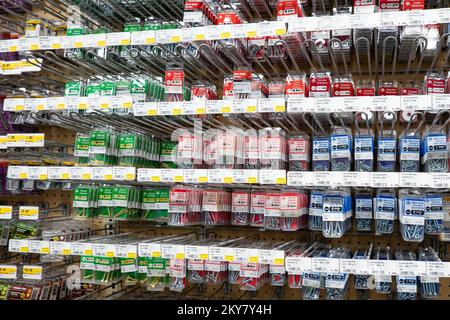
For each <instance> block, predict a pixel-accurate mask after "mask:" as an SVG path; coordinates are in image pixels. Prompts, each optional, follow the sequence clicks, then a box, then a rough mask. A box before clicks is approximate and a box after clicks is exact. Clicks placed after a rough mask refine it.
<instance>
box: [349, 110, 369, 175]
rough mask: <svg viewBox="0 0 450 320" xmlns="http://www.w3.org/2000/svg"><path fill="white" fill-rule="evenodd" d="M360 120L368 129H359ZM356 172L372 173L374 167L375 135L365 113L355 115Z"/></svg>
mask: <svg viewBox="0 0 450 320" xmlns="http://www.w3.org/2000/svg"><path fill="white" fill-rule="evenodd" d="M359 118H361V120H363V121H365V124H366V128H360V127H359V120H360V119H359ZM354 122H355V127H356V129H355V146H354V150H355V151H354V152H355V155H354V157H355V171H360V172H361V171H362V172H372V171H373V167H374V133H373V130H372V128H371V127H370V124H369V115H368V114H367V113H365V112H359V113H356V114H355V121H354Z"/></svg>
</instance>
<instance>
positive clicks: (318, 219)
mask: <svg viewBox="0 0 450 320" xmlns="http://www.w3.org/2000/svg"><path fill="white" fill-rule="evenodd" d="M323 196H324V191H322V190H312V191H311V194H310V201H309V213H308V228H309V230H314V231H321V230H322V211H323V210H322V208H323Z"/></svg>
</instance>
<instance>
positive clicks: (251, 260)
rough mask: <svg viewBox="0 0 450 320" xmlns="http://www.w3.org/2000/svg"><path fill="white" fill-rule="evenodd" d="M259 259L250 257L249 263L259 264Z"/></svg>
mask: <svg viewBox="0 0 450 320" xmlns="http://www.w3.org/2000/svg"><path fill="white" fill-rule="evenodd" d="M258 260H259V258H258V257H248V262H250V263H258Z"/></svg>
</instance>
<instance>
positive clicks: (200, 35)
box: [195, 34, 205, 40]
mask: <svg viewBox="0 0 450 320" xmlns="http://www.w3.org/2000/svg"><path fill="white" fill-rule="evenodd" d="M195 40H205V35H204V34H196V35H195Z"/></svg>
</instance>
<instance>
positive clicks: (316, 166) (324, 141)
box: [312, 135, 331, 171]
mask: <svg viewBox="0 0 450 320" xmlns="http://www.w3.org/2000/svg"><path fill="white" fill-rule="evenodd" d="M330 166H331V162H330V137H329V136H324V135H314V136H313V140H312V169H313V171H330Z"/></svg>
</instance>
